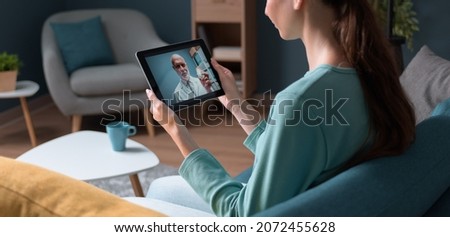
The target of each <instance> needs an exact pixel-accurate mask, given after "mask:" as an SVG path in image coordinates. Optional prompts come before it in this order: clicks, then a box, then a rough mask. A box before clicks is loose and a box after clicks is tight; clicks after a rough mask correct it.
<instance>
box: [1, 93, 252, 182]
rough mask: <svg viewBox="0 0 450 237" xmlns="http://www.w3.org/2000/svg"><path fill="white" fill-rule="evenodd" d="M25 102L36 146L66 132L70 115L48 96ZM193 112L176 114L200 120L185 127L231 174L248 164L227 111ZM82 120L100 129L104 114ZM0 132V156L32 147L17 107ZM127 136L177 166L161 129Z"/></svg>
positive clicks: (133, 116) (132, 117)
mask: <svg viewBox="0 0 450 237" xmlns="http://www.w3.org/2000/svg"><path fill="white" fill-rule="evenodd" d="M28 103H29V107H30V111H31V118H32V120H33V124H34V128H35V132H36V136H37V142H38V145H39V144H42V143H44V142H46V141H48V140H51V139H54V138H57V137H59V136H62V135H65V134H68V133H70V125H71V124H70V118H69V117H66V116H64V115H62V114H61V112H59V110H58V109H57V107H56V106H55V105H54V104H53V102H52V100H51V99H50V97H49V96H42V97H39V98H37V99H35V100H32V101H29V102H28ZM193 114H194V113H193V111H184V112H183V113H181V114H180V117H182V118H187V117H188V115H190V116H189V117H190V119H191V120H190V121H191V122H192V121H194V122H196V121H197V122H199V121H203V122H201V124H194V125H190V126H188V128H189V131H190V132H191V133H192V135H193V137H194V138H195V140H196V141H197V143H198V144H199V145H200V146H201V147H203V148H206V149H208V150H209V151H210V152H211V153H212V154H213V155H214V156H215V157H216V158H217V159H218V160H219V162H221V163H222V165H223V166H224V167H225V169H227V170H228V172H229V173H230V174H231V175H236V174H238V173H240V172H241V171H243V170H244V169H245V168H247V167H249V166H250V165H251V164H252V162H253V156H252V154H251V153H250V152H249V151H248V150H247V149H246V148H245V147H244V146H243V145H242V142H243V141H244V139H245V138H246V134H245V133H244V131H243V130H242V129H241V127H240V126H239V125H238V123H237V122H236V120H234V119H233V118H231V117H232V116H231V115H230V114H229V113H227V112H223V111H221V110H219V111H218V112H215V113H209V114H208V116H209V117H204V116H203V117H202V118H201V119H193V118H191V117H192V115H193ZM124 117H125V119H124V120H126V121H128V122H130V123H131V124H133V125H139V124H140V123H141V122H140V121H142V119H143V118H141V117H140V114H139V113H136V112H134V113H130V114H125V115H124ZM83 119H84V120H83V125H82V129H83V130H96V131H104V127H103V126H101V125H100V121H101V119H104V117H101V116H87V117H83ZM205 121H206V123H208V124H205ZM0 131H1V132H0V156H6V157H12V158H16V157H18V156H20V155H21V154H22V153H24V152H26V151H27V150H29V149H31V148H32V146H31V143H30V139H29V137H28V132H27V129H26V126H25V121H24V119H23V116H22V112H21V110H20V107H18V108H14V109H11V110H8V111H5V112H2V113H0ZM131 139H133V140H135V141H138V142H140V143H142V144H144V145H145V146H146V147H148V148H149V149H150V150H152V151H153V152H155V154H156V155H157V156H158V157H159V159H160V161H161V163H163V164H167V165H171V166H174V167H179V165H180V164H181V162H182V160H183V157H182V156H181V154H180V152H179V151H178V149H177V147H176V146H175V144H174V143H173V141H172V139H171V138H170V137H169V136H168V135H167V133H165V131H164V130H163V129H162V128H157V129H156V136H155V137H154V138H150V137H149V136H148V135H147V133H146V129H145V127H144V126H138V133H137V135H135V136H133V137H131Z"/></svg>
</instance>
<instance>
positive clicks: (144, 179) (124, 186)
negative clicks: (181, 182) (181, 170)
mask: <svg viewBox="0 0 450 237" xmlns="http://www.w3.org/2000/svg"><path fill="white" fill-rule="evenodd" d="M176 174H178V169H176V168H174V167H172V166H168V165H164V164H159V165H157V166H156V167H154V168H152V169H150V170H148V171H144V172H141V173H139V174H138V176H139V180H140V181H141V185H142V190H143V191H144V195H145V194H147V190H148V187H149V185H150V183H151V182H152V181H153V180H154V179H156V178H159V177H163V176H169V175H176ZM88 183H90V184H92V185H94V186H97V187H99V188H101V189H103V190H106V191H108V192H110V193H113V194H115V195H117V196H120V197H134V196H135V195H134V191H133V188H132V186H131V182H130V178H129V177H128V176H120V177H116V178H111V179H104V180H96V181H89V182H88Z"/></svg>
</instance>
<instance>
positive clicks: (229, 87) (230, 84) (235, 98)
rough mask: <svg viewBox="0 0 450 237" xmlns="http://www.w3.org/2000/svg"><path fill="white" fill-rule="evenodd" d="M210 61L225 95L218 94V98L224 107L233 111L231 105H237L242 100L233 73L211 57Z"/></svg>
mask: <svg viewBox="0 0 450 237" xmlns="http://www.w3.org/2000/svg"><path fill="white" fill-rule="evenodd" d="M211 63H212V65H213V67H214V69H216V71H217V73H218V74H219V79H220V82H221V84H222V88H223V90H224V92H225V95H223V96H220V97H219V100H220V102H221V103H222V104H223V106H225V108H227V109H228V110H230V111H231V112H233V111H232V108H233V106H236V105H239V104H240V103H241V100H242V98H241V95H240V93H239V90H238V88H237V86H236V80H235V79H234V76H233V73H232V72H231V71H230V70H229V69H228V68H225V67H223V66H222V65H220V64H219V63H218V62H217V61H216V60H215V59H211Z"/></svg>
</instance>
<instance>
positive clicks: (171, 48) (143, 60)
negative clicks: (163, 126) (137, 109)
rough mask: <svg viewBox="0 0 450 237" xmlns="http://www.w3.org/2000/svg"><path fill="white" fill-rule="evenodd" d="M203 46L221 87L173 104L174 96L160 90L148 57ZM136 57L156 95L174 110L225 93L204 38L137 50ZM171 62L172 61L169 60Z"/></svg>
mask: <svg viewBox="0 0 450 237" xmlns="http://www.w3.org/2000/svg"><path fill="white" fill-rule="evenodd" d="M199 46H200V47H201V49H202V52H203V54H204V56H205V58H206V60H207V63H208V65H210V67H209V69H210V70H211V71H212V73H213V76H214V77H215V80H216V81H217V83H218V85H219V89H218V90H216V91H212V92H210V93H207V94H204V95H201V96H197V97H195V98H192V99H188V100H184V101H181V102H178V103H175V104H172V103H171V102H169V101H172V98H164V96H163V94H162V93H161V91H160V88H159V86H158V83H157V81H156V79H155V77H154V74H153V73H152V69H151V68H150V65H149V63H148V62H147V58H148V57H153V56H158V55H162V54H167V53H171V52H176V51H179V50H184V49H186V50H189V49H191V48H193V47H199ZM136 58H137V60H138V62H139V65H140V66H141V69H142V71H143V72H144V75H145V77H146V79H147V83H148V85H149V87H150V88H151V89H152V90H153V91H154V93H155V95H156V97H158V99H160V100H161V101H163V102H164V103H165V104H166V105H168V106H169V107H170V108H171V109H172V110H174V111H177V110H180V109H183V108H187V107H189V106H192V105H195V104H199V103H201V102H203V101H206V100H208V99H212V98H216V97H218V96H221V95H224V94H225V93H224V91H223V88H222V84H221V83H220V79H219V75H218V73H217V71H216V70H215V69H214V67H212V65H211V53H210V51H209V49H208V48H207V47H206V44H205V42H204V41H203V40H202V39H195V40H190V41H185V42H181V43H176V44H171V45H167V46H163V47H158V48H153V49H147V50H142V51H138V52H136ZM167 63H170V62H167Z"/></svg>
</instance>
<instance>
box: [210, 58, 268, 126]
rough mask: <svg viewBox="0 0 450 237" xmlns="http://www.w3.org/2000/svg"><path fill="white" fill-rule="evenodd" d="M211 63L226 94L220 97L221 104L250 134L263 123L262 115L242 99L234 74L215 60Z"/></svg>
mask: <svg viewBox="0 0 450 237" xmlns="http://www.w3.org/2000/svg"><path fill="white" fill-rule="evenodd" d="M211 63H212V65H213V67H214V69H216V71H217V73H218V74H219V78H220V82H221V84H222V88H223V90H224V92H225V95H223V96H220V97H219V100H220V102H221V103H222V104H223V105H224V106H225V108H227V109H228V110H229V111H230V112H231V113H232V114H233V116H234V117H235V118H236V119H237V121H238V122H239V124H240V125H241V127H242V128H243V129H244V131H245V132H246V133H247V134H250V132H251V131H253V129H254V128H255V127H256V125H258V123H259V122H260V121H261V119H262V116H261V114H260V113H259V112H258V111H257V110H255V108H254V107H253V106H252V105H251V104H249V103H248V101H246V100H244V99H242V97H241V94H240V92H239V90H238V88H237V86H236V81H235V79H234V76H233V73H231V71H230V70H229V69H227V68H225V67H223V66H222V65H220V64H219V63H218V62H217V61H216V60H215V59H212V60H211Z"/></svg>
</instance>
